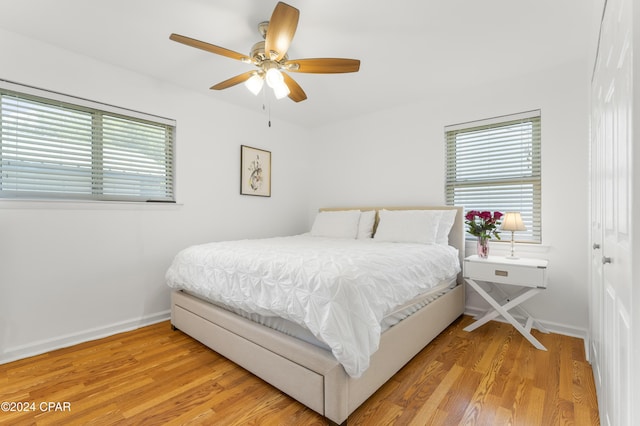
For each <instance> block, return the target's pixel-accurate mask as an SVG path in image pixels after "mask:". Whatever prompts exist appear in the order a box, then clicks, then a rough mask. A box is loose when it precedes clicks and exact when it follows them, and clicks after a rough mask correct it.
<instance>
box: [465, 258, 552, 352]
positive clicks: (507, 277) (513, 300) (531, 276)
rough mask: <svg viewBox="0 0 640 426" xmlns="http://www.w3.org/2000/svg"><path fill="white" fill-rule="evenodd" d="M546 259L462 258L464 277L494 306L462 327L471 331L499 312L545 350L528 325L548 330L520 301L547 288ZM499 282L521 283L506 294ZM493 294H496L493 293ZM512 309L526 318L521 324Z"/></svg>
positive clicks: (545, 331)
mask: <svg viewBox="0 0 640 426" xmlns="http://www.w3.org/2000/svg"><path fill="white" fill-rule="evenodd" d="M547 263H548V262H547V261H546V260H541V259H525V258H518V259H510V258H507V257H502V256H489V257H488V258H486V259H482V258H480V257H478V256H469V257H467V258H466V259H465V260H464V272H463V275H464V279H465V281H467V283H468V284H469V285H470V286H471V287H472V288H473V289H474V290H475V291H477V292H478V294H479V295H480V296H482V298H484V300H486V301H487V302H489V304H490V305H491V307H492V308H493V309H490V310H489V311H487V312H485V313H484V314H481V315H478V316H477V317H476V318H475V319H477V321H476V322H474V323H473V324H471V325H469V326H467V327H465V329H464V330H465V331H473V330H475V329H476V328H478V327H480V326H481V325H484V324H486V323H488V322H489V321H491V320H492V319H495V318H497V317H498V316H502V317H503V318H504V319H505V320H507V321H508V322H509V323H511V324H512V325H513V326H514V327H515V328H516V330H518V331H519V332H520V334H522V335H523V336H524V337H525V338H526V339H527V340H528V341H529V342H531V344H532V345H533V346H535V347H536V348H538V349H540V350H543V351H546V350H547V348H545V347H544V346H543V345H542V343H540V342H539V341H538V339H536V338H535V337H533V335H532V334H531V327H533V326H534V325H535V328H536V329H538V330H540V331H541V332H543V333H548V332H549V330H547V329H546V328H545V327H544V326H543V325H542V324H540V322H539V321H538V320H536V319H535V318H533V317H532V316H531V315H530V314H529V313H528V312H527V311H525V310H524V308H523V307H522V306H520V304H521V303H523V302H524V301H526V300H529V299H531V298H532V297H533V296H535V295H536V294H538V293H540V292H542V291H544V290H545V289H546V288H547ZM478 281H482V282H485V283H487V284H488V285H490V286H491V289H490V290H489V291H487V290H485V289H484V288H482V287H481V286H480V285H479V284H478ZM502 285H504V286H517V287H520V291H519V292H517V293H516V294H512V295H507V293H506V292H505V291H504V290H503V289H502V288H501V287H500V286H502ZM489 293H491V294H489ZM492 294H493V295H497V297H493V296H492ZM512 309H513V310H516V311H518V312H519V313H520V314H522V315H523V316H524V317H525V318H526V322H525V324H524V325H522V324H520V322H519V321H518V320H516V319H515V318H514V317H513V316H512V315H511V314H510V313H509V312H508V311H510V310H512Z"/></svg>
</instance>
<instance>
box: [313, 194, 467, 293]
mask: <svg viewBox="0 0 640 426" xmlns="http://www.w3.org/2000/svg"><path fill="white" fill-rule="evenodd" d="M382 209H386V210H456V211H457V213H456V219H455V221H454V222H453V226H452V227H451V231H450V232H449V245H450V246H453V247H455V248H456V249H458V257H459V258H460V267H462V264H463V260H464V257H465V254H464V245H465V243H464V217H463V214H464V209H463V208H462V207H459V206H417V207H398V206H393V207H326V208H321V209H320V211H340V210H360V211H369V210H375V211H376V212H378V211H380V210H382ZM378 219H379V216H378V214H377V213H376V223H375V225H374V228H373V229H374V234H375V230H376V228H377V226H378ZM463 283H464V280H463V278H462V273H460V274H458V284H463Z"/></svg>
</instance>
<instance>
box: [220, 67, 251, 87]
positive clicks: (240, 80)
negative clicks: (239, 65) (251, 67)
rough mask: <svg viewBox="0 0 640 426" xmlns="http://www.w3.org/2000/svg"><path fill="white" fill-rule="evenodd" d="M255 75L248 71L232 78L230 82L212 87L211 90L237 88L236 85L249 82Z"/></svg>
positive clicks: (223, 82) (226, 81)
mask: <svg viewBox="0 0 640 426" xmlns="http://www.w3.org/2000/svg"><path fill="white" fill-rule="evenodd" d="M254 73H255V71H248V72H245V73H242V74H240V75H236V76H235V77H231V78H230V79H228V80H225V81H222V82H220V83H218V84H216V85H215V86H211V87H210V89H211V90H223V89H228V88H229V87H232V86H235V85H236V84H240V83H244V82H245V81H247V80H249V79H250V78H251V76H252V75H253V74H254Z"/></svg>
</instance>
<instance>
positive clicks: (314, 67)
mask: <svg viewBox="0 0 640 426" xmlns="http://www.w3.org/2000/svg"><path fill="white" fill-rule="evenodd" d="M292 65H293V66H292ZM296 65H297V67H296ZM284 66H285V68H286V70H287V71H291V72H306V73H314V74H338V73H345V72H357V71H358V70H360V60H358V59H342V58H314V59H291V60H289V61H286V62H285V63H284ZM289 66H292V67H291V68H289Z"/></svg>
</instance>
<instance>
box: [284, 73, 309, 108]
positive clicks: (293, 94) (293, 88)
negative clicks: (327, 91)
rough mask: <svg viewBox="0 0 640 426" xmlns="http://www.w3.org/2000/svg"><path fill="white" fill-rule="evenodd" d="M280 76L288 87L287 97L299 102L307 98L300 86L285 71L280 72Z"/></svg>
mask: <svg viewBox="0 0 640 426" xmlns="http://www.w3.org/2000/svg"><path fill="white" fill-rule="evenodd" d="M282 76H283V77H284V83H285V84H286V85H287V87H288V88H289V99H291V100H292V101H294V102H300V101H304V100H305V99H307V94H306V93H304V90H302V87H300V85H299V84H298V83H297V82H296V81H295V80H294V79H293V78H291V77H289V76H288V75H287V74H285V73H282Z"/></svg>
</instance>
